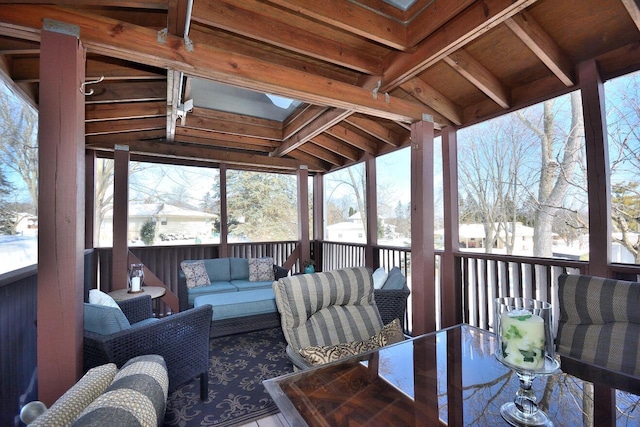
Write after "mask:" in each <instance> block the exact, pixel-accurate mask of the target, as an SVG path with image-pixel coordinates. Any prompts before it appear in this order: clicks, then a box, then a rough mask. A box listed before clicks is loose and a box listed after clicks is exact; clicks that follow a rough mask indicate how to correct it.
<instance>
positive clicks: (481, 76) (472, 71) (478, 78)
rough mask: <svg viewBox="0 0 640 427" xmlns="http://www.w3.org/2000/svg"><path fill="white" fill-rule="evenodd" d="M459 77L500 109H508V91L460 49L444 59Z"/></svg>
mask: <svg viewBox="0 0 640 427" xmlns="http://www.w3.org/2000/svg"><path fill="white" fill-rule="evenodd" d="M444 62H446V63H447V64H449V65H450V66H451V67H452V68H453V69H455V70H456V71H457V72H458V73H460V75H461V76H463V77H464V78H465V79H467V80H469V81H470V82H471V83H473V85H474V86H476V87H477V88H478V89H480V90H481V91H482V92H484V94H485V95H487V96H488V97H489V98H491V99H493V100H494V101H495V103H496V104H498V105H499V106H501V107H502V108H509V104H510V102H509V90H508V89H507V88H506V87H505V86H504V85H503V84H502V82H501V81H500V80H499V79H498V78H497V77H496V76H494V75H493V74H491V72H490V71H489V70H487V69H486V68H485V67H484V66H483V65H482V64H481V63H480V62H478V61H476V60H475V59H474V58H473V57H472V56H471V55H469V54H468V53H467V52H466V51H465V50H463V49H461V50H459V51H457V52H455V53H452V54H451V55H449V56H446V57H445V58H444Z"/></svg>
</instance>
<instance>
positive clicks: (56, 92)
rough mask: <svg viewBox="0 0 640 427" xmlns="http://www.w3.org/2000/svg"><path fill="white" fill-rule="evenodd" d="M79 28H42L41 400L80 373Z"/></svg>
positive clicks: (49, 25) (81, 126)
mask: <svg viewBox="0 0 640 427" xmlns="http://www.w3.org/2000/svg"><path fill="white" fill-rule="evenodd" d="M78 34H79V28H78V27H76V26H72V25H68V24H63V23H59V22H55V21H50V20H46V19H45V21H44V27H43V30H42V32H41V40H40V109H39V130H38V141H39V144H38V145H39V147H38V156H39V159H40V161H39V162H38V163H39V166H38V173H39V176H38V213H39V215H38V292H37V298H38V314H37V319H38V325H37V327H38V340H37V342H38V357H37V359H38V398H39V399H40V400H42V401H43V402H44V403H45V404H46V405H47V406H49V405H51V404H52V403H53V402H54V401H55V400H56V399H57V398H58V397H60V396H61V395H62V394H63V393H64V392H65V391H66V390H67V389H69V388H70V387H71V386H72V385H73V384H74V383H75V382H76V381H77V380H78V378H79V377H80V376H81V374H82V332H83V314H82V313H83V312H82V303H83V289H84V287H83V280H84V262H83V253H84V184H85V183H84V173H85V168H84V162H85V158H84V95H82V94H81V93H80V90H79V88H80V85H81V84H82V82H84V78H85V75H84V69H85V52H84V48H83V46H82V43H81V42H80V40H79V39H78Z"/></svg>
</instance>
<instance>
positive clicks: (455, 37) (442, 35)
mask: <svg viewBox="0 0 640 427" xmlns="http://www.w3.org/2000/svg"><path fill="white" fill-rule="evenodd" d="M536 1H537V0H514V1H511V0H484V1H482V2H474V3H473V4H472V5H471V6H469V7H468V8H466V9H465V10H464V11H463V12H462V13H460V14H459V15H458V16H456V17H455V18H454V19H452V20H450V21H449V22H447V25H446V28H440V29H439V30H437V31H436V32H435V33H433V34H432V35H431V36H430V37H428V38H426V39H425V40H424V41H423V42H421V43H420V44H418V45H417V46H416V47H415V48H414V49H413V50H412V51H411V52H410V53H408V52H398V53H392V54H390V55H389V57H387V58H385V64H387V65H386V66H385V71H384V73H383V76H384V77H383V80H382V85H381V90H382V91H389V90H390V89H391V88H395V87H397V86H399V85H400V84H401V83H403V82H405V81H406V80H408V79H410V78H412V77H414V76H416V75H417V74H418V73H420V72H421V71H424V70H425V69H427V68H429V67H431V66H433V65H434V64H435V63H436V62H438V61H441V60H442V59H443V58H444V57H446V56H447V55H450V54H451V53H453V52H455V51H457V50H458V49H461V48H463V47H464V46H466V45H467V44H468V43H470V42H471V41H473V40H475V39H477V38H478V37H480V36H481V35H483V34H485V33H486V32H488V31H489V30H491V29H492V28H493V27H495V26H497V25H500V24H501V23H502V22H504V20H506V19H508V18H510V17H511V16H513V15H516V14H517V13H519V12H520V11H522V10H524V9H525V8H526V7H528V6H530V5H532V4H533V3H535V2H536ZM376 84H377V80H376V78H372V79H369V80H367V81H366V82H364V84H363V87H367V88H372V87H375V85H376Z"/></svg>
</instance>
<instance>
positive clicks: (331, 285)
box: [273, 267, 383, 369]
mask: <svg viewBox="0 0 640 427" xmlns="http://www.w3.org/2000/svg"><path fill="white" fill-rule="evenodd" d="M273 290H274V293H275V297H276V305H277V306H278V311H279V312H280V317H281V319H280V320H281V324H282V331H283V333H284V336H285V339H286V341H287V349H286V351H287V355H288V356H289V358H290V359H291V361H292V362H293V364H294V365H295V366H296V367H297V368H299V369H307V368H309V367H311V366H312V365H311V363H310V362H309V361H308V360H307V359H305V358H304V357H302V356H301V354H300V350H301V349H305V348H308V347H311V346H334V345H337V344H343V343H351V342H357V341H366V340H368V339H369V338H371V337H372V336H374V335H375V334H377V333H379V332H380V331H381V330H382V327H383V323H382V319H381V318H380V313H379V311H378V307H377V306H376V304H375V302H374V296H373V281H372V278H371V272H370V271H369V270H368V269H367V268H365V267H356V268H348V269H344V270H334V271H327V272H323V273H314V274H300V275H295V276H288V277H285V278H281V279H279V280H278V281H275V282H273Z"/></svg>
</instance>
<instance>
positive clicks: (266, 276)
mask: <svg viewBox="0 0 640 427" xmlns="http://www.w3.org/2000/svg"><path fill="white" fill-rule="evenodd" d="M247 263H248V264H249V281H250V282H272V281H273V280H274V279H275V274H274V272H273V258H271V257H264V258H249V259H248V260H247Z"/></svg>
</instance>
